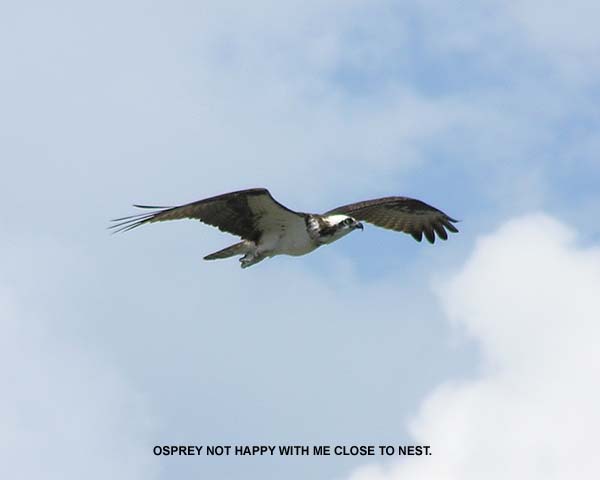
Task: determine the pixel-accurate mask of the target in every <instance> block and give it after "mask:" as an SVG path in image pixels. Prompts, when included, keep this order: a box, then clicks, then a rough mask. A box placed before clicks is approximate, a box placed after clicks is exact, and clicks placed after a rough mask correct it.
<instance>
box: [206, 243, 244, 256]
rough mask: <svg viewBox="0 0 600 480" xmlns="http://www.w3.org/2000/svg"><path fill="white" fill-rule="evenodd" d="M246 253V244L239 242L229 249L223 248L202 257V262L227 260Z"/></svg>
mask: <svg viewBox="0 0 600 480" xmlns="http://www.w3.org/2000/svg"><path fill="white" fill-rule="evenodd" d="M245 253H248V244H247V243H246V242H239V243H236V244H235V245H231V246H230V247H227V248H224V249H223V250H219V251H218V252H215V253H211V254H210V255H207V256H206V257H204V260H217V259H220V258H229V257H233V256H235V255H243V254H245Z"/></svg>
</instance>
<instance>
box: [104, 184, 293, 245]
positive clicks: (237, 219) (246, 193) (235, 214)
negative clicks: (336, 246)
mask: <svg viewBox="0 0 600 480" xmlns="http://www.w3.org/2000/svg"><path fill="white" fill-rule="evenodd" d="M134 206H135V207H137V208H146V209H148V208H150V209H153V210H154V211H152V212H148V213H141V214H139V215H131V216H129V217H123V218H116V219H114V220H112V221H113V222H115V223H114V224H113V225H111V226H110V227H109V228H111V229H113V232H115V233H116V232H126V231H128V230H131V229H133V228H136V227H139V226H140V225H144V224H146V223H154V222H162V221H166V220H178V219H182V218H191V219H197V220H200V221H201V222H204V223H207V224H209V225H212V226H214V227H217V228H218V229H219V230H222V231H224V232H228V233H232V234H233V235H237V236H239V237H241V238H244V239H246V240H251V241H254V242H256V241H258V239H259V238H260V236H261V235H262V232H264V231H265V230H269V229H272V228H277V227H278V226H281V227H282V228H285V227H286V226H289V224H290V223H294V222H302V223H304V215H303V214H302V213H298V212H294V211H293V210H290V209H289V208H287V207H285V206H283V205H282V204H280V203H279V202H277V201H276V200H275V199H274V198H273V197H272V196H271V194H270V193H269V191H268V190H267V189H266V188H253V189H250V190H241V191H239V192H232V193H225V194H223V195H217V196H216V197H211V198H206V199H204V200H198V201H197V202H193V203H188V204H186V205H181V206H178V207H150V206H146V205H134Z"/></svg>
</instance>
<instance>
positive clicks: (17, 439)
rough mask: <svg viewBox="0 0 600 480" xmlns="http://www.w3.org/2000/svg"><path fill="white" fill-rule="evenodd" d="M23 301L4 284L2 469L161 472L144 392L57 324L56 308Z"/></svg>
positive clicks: (17, 474) (55, 475)
mask: <svg viewBox="0 0 600 480" xmlns="http://www.w3.org/2000/svg"><path fill="white" fill-rule="evenodd" d="M17 303H18V302H17V301H16V300H15V299H14V298H13V295H12V294H11V293H10V292H9V291H8V290H7V289H4V288H0V328H1V329H2V335H1V336H0V377H1V378H2V379H3V388H2V390H3V391H2V395H0V424H1V425H2V429H1V431H0V473H1V476H2V477H3V478H14V479H34V478H47V479H76V478H89V479H106V478H116V479H138V478H139V479H148V478H155V477H156V475H157V472H156V469H155V468H154V467H153V466H152V464H151V461H152V453H151V440H149V439H148V438H149V432H150V431H151V428H152V426H151V423H150V417H149V415H148V413H147V409H146V407H145V402H144V398H143V397H142V396H141V395H139V394H137V393H136V392H135V391H134V390H133V389H132V388H131V386H129V385H128V384H127V381H126V379H124V378H122V377H121V376H120V375H119V374H118V373H117V372H116V371H115V369H114V368H113V367H111V366H110V365H107V364H106V362H104V361H103V358H102V356H101V355H100V354H99V353H96V354H95V353H93V352H90V351H83V350H82V349H81V348H78V347H76V346H74V345H72V344H70V343H69V342H67V341H66V338H65V335H64V333H63V332H60V331H56V329H58V330H60V327H59V326H56V325H55V327H54V329H52V330H50V329H49V326H50V325H51V324H52V320H51V318H52V313H50V312H49V313H48V315H47V316H46V318H43V319H42V318H32V316H31V315H30V314H29V313H28V312H27V309H22V308H20V306H19V305H18V304H17ZM81 321H82V322H85V318H81ZM146 447H147V448H146Z"/></svg>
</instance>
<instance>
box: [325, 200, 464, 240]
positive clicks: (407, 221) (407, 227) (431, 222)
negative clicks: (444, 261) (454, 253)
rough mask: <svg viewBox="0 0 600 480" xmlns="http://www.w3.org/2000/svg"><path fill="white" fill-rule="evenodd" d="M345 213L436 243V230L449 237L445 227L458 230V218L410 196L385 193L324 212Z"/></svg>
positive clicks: (416, 238) (439, 234)
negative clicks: (387, 195)
mask: <svg viewBox="0 0 600 480" xmlns="http://www.w3.org/2000/svg"><path fill="white" fill-rule="evenodd" d="M333 214H344V215H349V216H351V217H353V218H355V219H356V220H361V221H364V222H368V223H372V224H374V225H377V226H378V227H382V228H387V229H389V230H395V231H398V232H404V233H408V234H410V235H412V237H413V238H414V239H415V240H416V241H417V242H420V241H421V240H422V239H423V235H425V238H426V239H427V240H428V241H429V242H430V243H434V242H435V238H436V234H437V236H438V237H439V238H441V239H442V240H447V239H448V233H447V231H446V230H448V231H450V232H453V233H457V232H458V229H457V228H456V227H455V226H454V225H453V223H455V222H458V220H455V219H454V218H452V217H449V216H448V215H446V214H445V213H444V212H442V211H441V210H438V209H437V208H435V207H432V206H431V205H428V204H426V203H425V202H422V201H421V200H417V199H414V198H409V197H384V198H376V199H373V200H365V201H363V202H357V203H351V204H349V205H343V206H341V207H337V208H335V209H333V210H330V211H329V212H327V213H326V214H325V215H333Z"/></svg>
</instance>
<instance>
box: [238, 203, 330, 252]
mask: <svg viewBox="0 0 600 480" xmlns="http://www.w3.org/2000/svg"><path fill="white" fill-rule="evenodd" d="M248 205H249V206H250V208H251V209H252V210H253V212H256V213H257V214H259V215H260V216H261V218H260V220H259V221H258V224H259V227H260V229H261V230H263V232H264V233H263V235H262V237H261V239H260V241H259V244H258V245H257V252H256V253H257V254H259V255H265V256H269V257H272V256H275V255H294V256H299V255H305V254H307V253H310V252H312V251H313V250H314V249H315V248H317V247H318V244H317V243H316V242H315V241H314V240H313V238H312V237H311V236H310V235H309V233H308V232H307V230H306V222H305V220H304V216H303V215H300V214H296V213H293V212H289V211H286V210H285V209H283V208H281V207H279V206H278V205H275V204H273V202H272V201H271V200H270V199H269V198H267V197H263V196H259V197H253V198H249V199H248Z"/></svg>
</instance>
